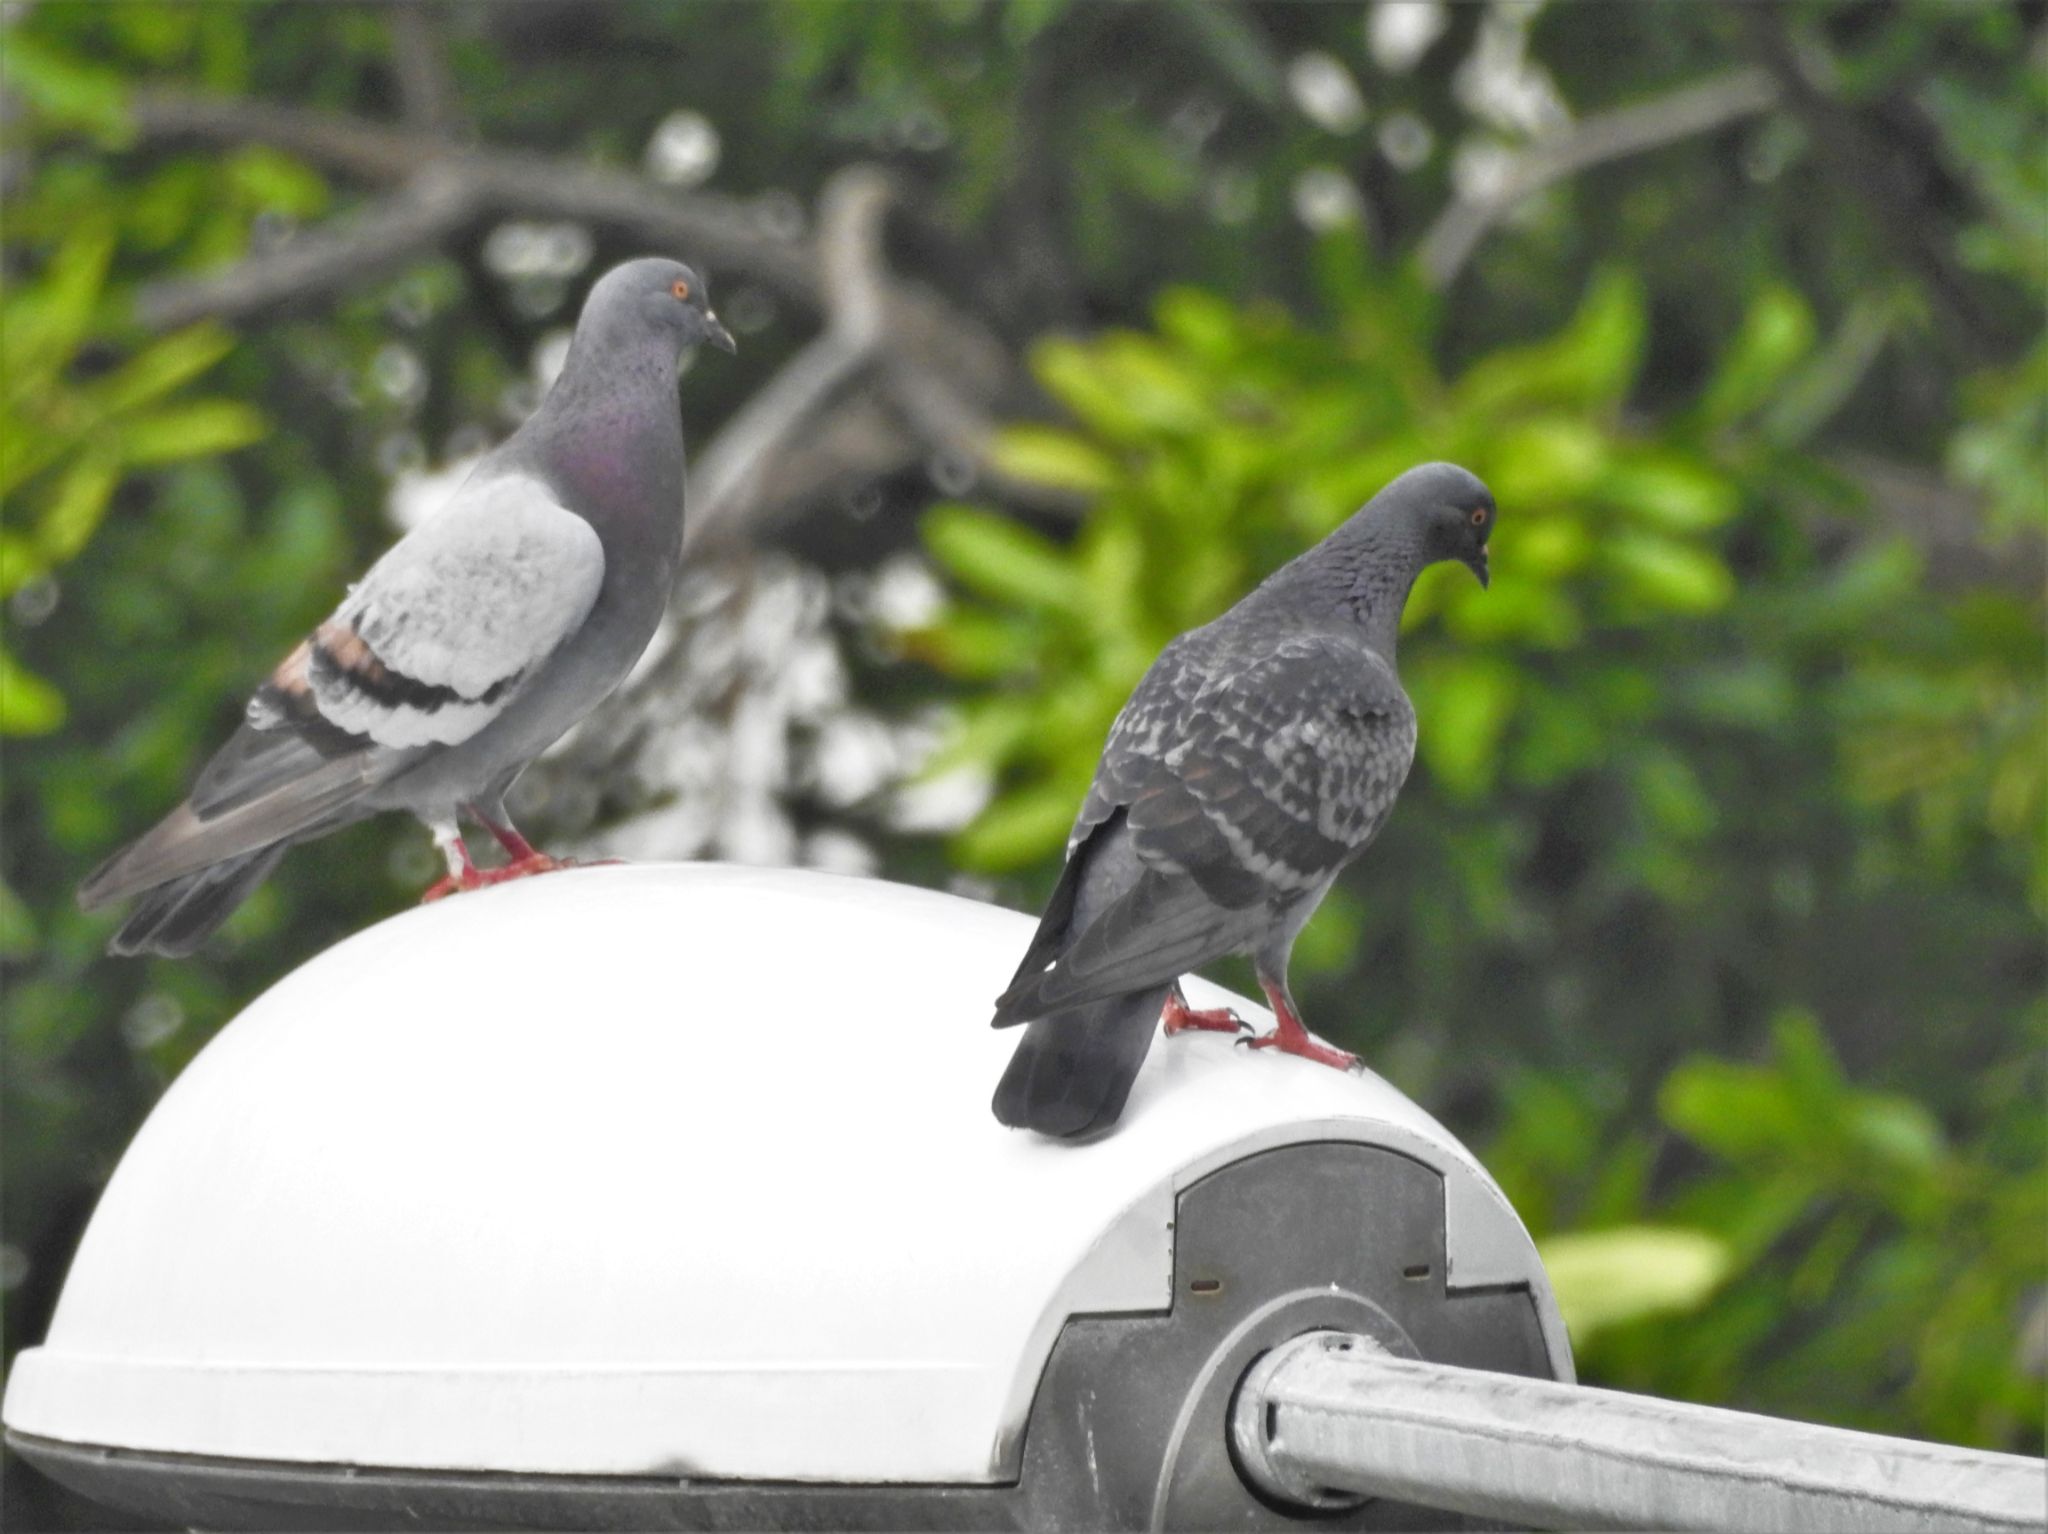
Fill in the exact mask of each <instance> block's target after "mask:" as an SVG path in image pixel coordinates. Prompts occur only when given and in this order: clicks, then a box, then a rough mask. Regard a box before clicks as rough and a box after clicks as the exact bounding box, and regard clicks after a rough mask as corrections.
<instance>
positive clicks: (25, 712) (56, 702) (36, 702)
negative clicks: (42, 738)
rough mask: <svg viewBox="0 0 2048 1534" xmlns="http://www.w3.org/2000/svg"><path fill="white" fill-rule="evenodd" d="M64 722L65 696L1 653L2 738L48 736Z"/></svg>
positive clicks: (0, 711)
mask: <svg viewBox="0 0 2048 1534" xmlns="http://www.w3.org/2000/svg"><path fill="white" fill-rule="evenodd" d="M63 722H64V695H63V694H62V693H60V692H58V691H57V689H56V688H54V687H52V686H51V685H50V684H49V683H48V682H46V681H44V680H43V679H42V678H41V677H39V676H37V675H35V673H33V672H31V671H29V670H27V669H25V668H24V667H23V666H22V664H21V662H19V661H17V660H16V659H15V658H14V657H13V655H11V654H10V653H9V652H8V651H6V650H5V649H0V735H47V734H49V733H50V732H51V731H52V730H54V729H56V728H57V727H58V726H59V725H61V724H62V723H63Z"/></svg>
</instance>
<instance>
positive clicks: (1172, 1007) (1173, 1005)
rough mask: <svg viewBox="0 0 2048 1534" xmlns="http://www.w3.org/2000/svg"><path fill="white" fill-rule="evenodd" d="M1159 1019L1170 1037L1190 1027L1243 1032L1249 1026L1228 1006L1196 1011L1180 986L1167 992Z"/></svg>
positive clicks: (1209, 1030)
mask: <svg viewBox="0 0 2048 1534" xmlns="http://www.w3.org/2000/svg"><path fill="white" fill-rule="evenodd" d="M1159 1021H1160V1024H1161V1026H1162V1027H1163V1028H1164V1029H1165V1030H1166V1035H1167V1037H1168V1038H1171V1037H1172V1036H1173V1035H1174V1034H1176V1033H1185V1032H1187V1031H1188V1030H1189V1029H1195V1030H1198V1031H1201V1032H1205V1033H1242V1032H1243V1031H1244V1030H1245V1028H1246V1026H1247V1024H1246V1023H1245V1020H1244V1019H1243V1018H1241V1017H1239V1016H1238V1015H1237V1014H1236V1013H1235V1012H1233V1011H1231V1010H1230V1008H1228V1007H1204V1008H1202V1009H1201V1010H1200V1011H1196V1010H1195V1009H1193V1008H1191V1007H1190V1006H1189V1005H1188V999H1187V997H1185V996H1183V995H1182V994H1181V990H1180V987H1179V986H1175V987H1174V988H1173V989H1172V990H1171V991H1169V992H1168V993H1167V996H1166V1005H1165V1007H1164V1008H1162V1009H1161V1011H1160V1013H1159Z"/></svg>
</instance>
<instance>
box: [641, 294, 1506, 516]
mask: <svg viewBox="0 0 2048 1534" xmlns="http://www.w3.org/2000/svg"><path fill="white" fill-rule="evenodd" d="M679 285H680V284H679ZM1485 524H1486V508H1485V507H1484V506H1474V507H1473V508H1472V525H1473V526H1474V527H1483V526H1485Z"/></svg>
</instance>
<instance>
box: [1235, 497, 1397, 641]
mask: <svg viewBox="0 0 2048 1534" xmlns="http://www.w3.org/2000/svg"><path fill="white" fill-rule="evenodd" d="M1422 544H1423V539H1422V532H1421V529H1420V528H1418V527H1415V526H1413V525H1412V524H1410V523H1409V522H1408V521H1407V520H1406V519H1404V518H1399V517H1387V516H1371V515H1365V516H1359V517H1354V518H1352V519H1351V521H1350V522H1347V523H1346V524H1345V525H1344V526H1342V527H1340V528H1338V529H1337V531H1336V532H1334V533H1332V534H1331V535H1330V536H1329V537H1328V538H1327V539H1325V540H1324V541H1323V542H1322V543H1321V544H1318V545H1317V546H1316V547H1315V548H1312V549H1310V550H1309V551H1308V552H1307V553H1306V554H1303V555H1302V556H1301V557H1300V558H1298V559H1296V560H1295V561H1294V562H1293V563H1292V564H1289V565H1287V566H1285V567H1284V568H1283V569H1282V570H1281V572H1280V574H1279V576H1277V577H1275V581H1274V584H1275V585H1282V586H1284V588H1285V589H1284V599H1285V600H1286V601H1287V603H1288V605H1289V606H1291V607H1294V608H1295V609H1296V610H1297V611H1300V610H1303V609H1306V610H1307V611H1308V612H1309V613H1311V614H1315V615H1318V616H1323V617H1327V618H1336V619H1340V620H1342V621H1345V622H1349V623H1354V624H1356V625H1357V626H1358V627H1359V628H1361V629H1363V630H1364V631H1365V642H1366V643H1367V644H1368V645H1370V646H1371V647H1372V648H1373V649H1374V650H1375V651H1376V652H1378V653H1379V654H1380V655H1383V656H1385V657H1386V659H1387V661H1388V663H1389V664H1391V663H1392V662H1393V660H1394V650H1395V646H1396V645H1397V644H1398V643H1399V641H1400V637H1401V612H1402V609H1403V608H1405V607H1406V606H1407V605H1408V592H1409V590H1410V589H1411V588H1412V587H1413V586H1414V585H1415V578H1416V576H1418V575H1420V574H1421V573H1422V569H1423V566H1424V565H1426V564H1428V563H1429V558H1428V556H1427V555H1426V554H1425V553H1424V552H1423V547H1422Z"/></svg>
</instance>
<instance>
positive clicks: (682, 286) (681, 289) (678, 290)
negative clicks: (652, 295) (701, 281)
mask: <svg viewBox="0 0 2048 1534" xmlns="http://www.w3.org/2000/svg"><path fill="white" fill-rule="evenodd" d="M669 292H671V293H673V294H675V296H676V297H678V298H688V297H689V296H690V285H689V284H688V283H687V282H684V281H683V280H682V279H681V278H680V277H679V278H677V279H676V280H675V281H674V282H673V283H671V284H669Z"/></svg>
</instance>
